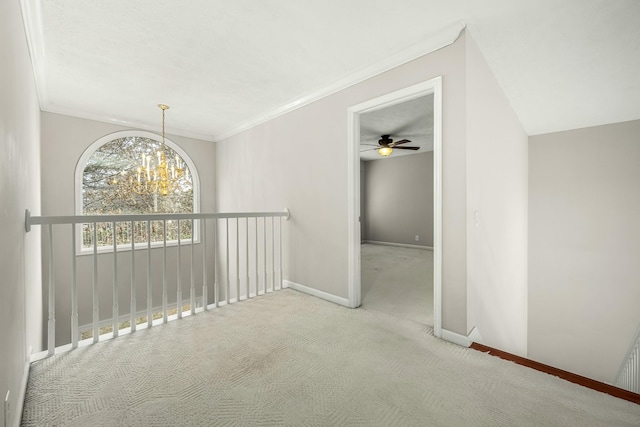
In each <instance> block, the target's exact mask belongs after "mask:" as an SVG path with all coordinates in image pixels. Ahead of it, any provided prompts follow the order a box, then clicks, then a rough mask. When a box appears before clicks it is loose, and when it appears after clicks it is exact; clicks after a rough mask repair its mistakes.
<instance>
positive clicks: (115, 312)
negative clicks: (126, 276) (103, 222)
mask: <svg viewBox="0 0 640 427" xmlns="http://www.w3.org/2000/svg"><path fill="white" fill-rule="evenodd" d="M111 227H112V229H111V230H112V233H111V234H112V237H113V312H112V313H111V314H112V319H111V320H112V321H113V322H112V323H113V337H114V338H116V337H117V336H118V317H119V309H118V238H117V236H116V223H115V221H114V222H112V223H111Z"/></svg>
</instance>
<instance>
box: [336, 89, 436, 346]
mask: <svg viewBox="0 0 640 427" xmlns="http://www.w3.org/2000/svg"><path fill="white" fill-rule="evenodd" d="M409 111H413V112H412V113H410V112H409ZM348 115H349V116H348V119H349V130H350V131H349V144H348V146H349V180H350V182H349V186H348V189H349V304H350V305H351V306H352V307H358V306H360V305H361V304H362V302H363V280H362V279H363V273H362V270H361V268H362V266H363V250H366V254H365V255H366V258H365V260H364V261H365V262H366V263H369V267H371V265H370V263H374V264H375V263H376V262H378V263H379V265H378V267H379V268H380V269H383V268H386V269H387V270H389V271H387V272H385V271H380V270H378V271H374V272H373V273H374V274H378V273H381V276H384V274H385V273H390V274H392V272H391V270H392V269H393V265H394V258H395V259H396V260H398V257H400V261H404V262H405V263H407V260H409V259H410V258H415V256H416V255H417V258H418V260H419V259H420V258H429V255H430V256H431V257H432V259H433V264H432V273H431V268H429V267H430V265H429V263H428V262H429V261H430V260H426V262H424V263H422V266H423V267H426V270H424V269H422V270H421V269H420V268H417V269H414V271H413V272H409V273H408V274H409V275H413V276H415V275H416V274H417V275H423V276H424V277H425V279H426V281H428V280H429V279H430V277H433V293H432V294H429V295H425V296H426V298H424V299H423V300H422V301H421V302H419V304H424V305H425V306H424V307H419V306H418V307H417V308H416V309H417V311H416V313H417V314H419V313H422V314H424V315H425V317H418V318H416V319H413V320H418V321H421V320H420V319H422V320H423V321H424V323H428V324H433V327H434V334H435V335H436V336H437V337H440V336H441V330H442V327H441V300H442V214H441V212H442V178H441V176H442V80H441V77H437V78H434V79H432V80H429V81H426V82H424V83H420V84H417V85H414V86H411V87H408V88H405V89H402V90H399V91H396V92H393V93H390V94H387V95H384V96H381V97H378V98H375V99H372V100H369V101H366V102H363V103H361V104H358V105H355V106H353V107H351V108H349V110H348ZM402 121H404V124H401V122H402ZM385 126H386V127H385ZM383 128H386V129H389V130H388V131H386V133H385V134H384V135H379V136H374V133H378V132H382V131H381V130H380V129H383ZM414 131H415V132H414ZM391 132H395V133H396V135H393V134H390V133H391ZM412 132H413V133H412ZM386 135H389V136H386ZM372 138H377V139H372ZM404 140H410V141H411V142H406V141H404ZM389 141H391V142H389ZM385 146H386V148H391V149H392V150H391V151H392V153H391V155H390V156H389V159H388V160H386V161H379V160H373V159H378V158H381V156H382V155H383V154H386V153H388V151H389V150H386V149H385V150H380V152H379V148H381V147H383V148H385ZM401 147H402V148H401ZM405 147H413V148H405ZM415 147H418V150H416V149H415ZM361 152H362V160H363V161H365V162H366V163H364V166H362V167H361ZM412 152H417V153H421V154H419V155H415V156H407V154H406V153H412ZM404 156H407V157H406V158H405V157H404ZM394 157H395V159H394ZM409 157H411V158H412V160H409ZM403 158H404V160H403ZM369 159H371V160H369ZM376 162H377V163H376ZM384 162H388V163H384ZM392 162H395V164H392ZM429 162H430V163H431V165H432V166H431V168H432V169H431V170H432V172H431V174H432V175H431V176H430V177H429V178H430V179H426V180H424V182H422V185H424V186H428V187H429V188H428V189H425V191H424V192H422V193H420V194H417V193H416V200H418V199H420V200H422V201H425V200H428V201H429V202H430V205H429V206H424V203H423V206H421V207H420V209H416V210H417V211H418V212H414V217H415V218H414V219H415V222H414V223H413V225H412V224H408V222H409V221H408V220H407V219H406V218H404V219H400V221H402V223H401V224H397V226H396V225H394V224H391V226H389V223H388V222H385V221H392V220H393V218H386V219H385V213H384V212H377V213H375V214H373V217H372V215H371V209H366V207H365V204H367V205H369V208H371V206H372V205H373V204H376V203H377V204H380V203H383V201H385V200H386V202H384V203H393V197H391V199H392V200H389V199H390V197H389V195H390V194H391V195H393V193H389V192H388V191H387V195H386V196H385V195H381V194H382V193H383V192H384V188H381V187H382V186H384V185H386V186H387V187H389V188H392V186H393V182H394V177H393V176H390V177H384V176H383V175H381V174H384V173H388V171H389V170H392V169H393V168H396V169H397V170H400V169H404V168H405V167H406V164H407V163H415V164H416V166H417V168H418V169H419V168H420V166H419V165H420V164H425V165H426V164H428V163H429ZM368 164H371V165H372V166H369V165H368ZM385 165H387V166H388V167H385ZM398 168H400V169H398ZM367 169H368V171H367ZM373 169H375V170H377V171H376V172H373V171H372V170H373ZM385 171H387V172H385ZM366 172H369V173H368V177H369V185H376V186H377V187H379V188H378V190H377V191H378V192H372V191H371V189H369V191H367V189H366V188H364V187H363V186H362V184H363V180H364V179H365V175H364V173H366ZM420 173H422V174H423V175H424V173H425V171H424V170H422V171H419V172H418V175H420ZM361 174H362V175H361ZM372 177H374V178H372ZM417 177H418V176H416V178H417ZM372 179H373V180H376V181H377V184H373V183H372V182H371V180H372ZM396 184H397V185H402V184H404V183H403V182H397V183H396ZM407 187H409V186H407ZM406 189H407V191H409V192H412V191H418V192H419V191H420V188H419V186H418V187H416V186H414V187H413V188H406ZM404 190H405V188H403V189H402V191H404ZM402 191H401V192H402ZM367 194H368V195H369V197H373V198H374V199H376V200H375V201H372V200H364V202H365V203H361V202H363V197H366V195H367ZM404 196H405V197H404V200H405V202H406V200H408V199H407V197H409V198H410V197H411V196H410V195H407V194H405V195H404ZM387 206H389V205H387ZM403 208H405V209H411V207H410V206H395V207H394V208H393V209H396V210H398V209H400V210H401V209H403ZM425 209H426V210H428V211H429V212H428V213H427V212H426V211H425ZM363 211H368V213H369V214H368V215H367V218H363ZM385 224H386V225H385ZM418 227H419V228H418ZM418 229H419V231H417V232H416V231H415V230H418ZM410 230H413V231H410ZM363 237H364V239H363ZM377 239H381V240H377ZM416 239H417V242H416ZM421 239H422V240H421ZM363 240H364V241H365V243H366V242H367V241H368V242H372V241H373V242H374V244H375V243H381V242H385V243H396V244H397V245H400V246H396V247H395V248H394V246H395V245H393V246H389V245H387V246H386V248H385V247H383V246H380V247H369V246H365V247H362V248H365V249H363V250H361V243H362V241H363ZM394 240H395V242H394ZM416 243H417V244H416ZM429 243H431V244H429ZM370 246H372V245H370ZM427 248H428V249H431V248H432V251H430V250H426V249H427ZM403 250H404V251H406V252H407V253H402V252H403ZM427 252H429V253H427ZM385 253H386V256H387V257H388V258H385ZM425 255H426V256H425ZM385 263H386V264H385ZM408 263H412V264H415V263H413V262H411V261H409V262H408ZM395 264H398V263H397V262H396V263H395ZM418 267H420V266H418ZM367 274H369V273H365V276H366V275H367ZM365 279H367V280H369V279H370V277H369V278H368V277H365ZM382 280H384V277H383V278H382ZM414 282H415V280H414ZM414 284H415V283H414ZM370 285H371V283H367V286H368V287H367V288H366V289H365V298H367V294H369V295H370V296H371V297H372V298H374V299H372V300H371V301H374V300H377V303H381V304H382V306H384V305H385V304H386V306H387V308H390V307H392V306H393V305H394V304H396V303H397V301H400V300H401V298H400V299H395V302H394V300H391V299H387V300H386V302H384V301H383V299H384V298H385V296H387V297H388V296H389V295H390V294H388V293H387V294H385V292H395V291H396V290H394V289H389V288H387V289H383V288H382V287H379V288H378V289H375V290H373V291H372V289H371V287H370ZM374 285H375V284H374ZM423 285H424V286H425V287H426V286H428V283H426V284H425V283H423ZM397 291H398V292H403V291H404V292H405V293H407V295H406V296H405V297H409V298H410V297H411V293H412V292H414V291H416V289H410V288H405V289H397ZM419 291H420V289H418V292H419ZM423 291H424V289H423ZM371 292H373V293H374V294H375V293H377V294H378V295H377V296H375V295H373V294H371ZM424 292H426V291H424ZM431 301H433V302H432V303H431ZM431 304H433V305H432V307H429V305H431ZM374 308H375V307H374ZM382 311H385V310H384V309H383V310H382ZM430 313H432V317H431V316H429V314H430ZM404 317H406V316H404Z"/></svg>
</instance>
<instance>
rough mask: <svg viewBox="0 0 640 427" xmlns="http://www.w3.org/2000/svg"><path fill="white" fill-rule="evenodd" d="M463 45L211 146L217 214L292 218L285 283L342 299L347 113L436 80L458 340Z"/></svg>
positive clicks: (447, 262)
mask: <svg viewBox="0 0 640 427" xmlns="http://www.w3.org/2000/svg"><path fill="white" fill-rule="evenodd" d="M464 38H465V35H464V34H462V36H461V37H460V38H459V39H458V40H457V41H456V42H455V43H454V44H452V45H450V46H448V47H446V48H443V49H440V50H438V51H436V52H433V53H431V54H429V55H425V56H423V57H421V58H418V59H416V60H414V61H411V62H409V63H407V64H404V65H402V66H399V67H397V68H394V69H392V70H389V71H387V72H385V73H383V74H380V75H378V76H376V77H373V78H370V79H367V80H366V81H363V82H361V83H359V84H356V85H354V86H351V87H349V88H347V89H344V90H342V91H339V92H337V93H335V94H333V95H330V96H327V97H325V98H323V99H320V100H318V101H316V102H313V103H311V104H309V105H306V106H304V107H302V108H299V109H297V110H294V111H292V112H290V113H287V114H284V115H282V116H279V117H277V118H274V119H273V120H270V121H268V122H265V123H263V124H260V125H258V126H255V127H253V128H251V129H249V130H247V131H244V132H242V133H239V134H237V135H235V136H232V137H230V138H228V139H226V140H223V141H219V142H217V144H216V145H217V148H216V168H215V169H216V172H217V175H216V180H217V183H218V187H217V192H216V194H217V203H218V208H219V209H220V210H223V211H234V210H240V211H244V210H264V209H268V210H271V209H278V210H279V209H281V208H282V207H285V206H286V207H288V208H290V209H291V214H292V217H291V220H290V221H289V222H288V223H287V229H288V233H289V237H288V241H287V242H286V243H287V245H288V246H289V255H288V258H287V259H286V260H285V261H286V265H287V269H286V270H285V278H286V279H288V280H291V281H293V282H297V283H300V284H302V285H305V286H309V287H312V288H315V289H318V290H321V291H324V292H327V293H330V294H333V295H336V296H339V297H343V298H346V297H347V290H348V278H347V275H348V274H347V272H348V259H347V254H348V234H347V228H348V227H347V224H348V221H347V220H348V218H347V212H348V199H347V135H348V126H347V108H349V107H350V106H352V105H356V104H358V103H361V102H364V101H366V100H369V99H372V98H375V97H377V96H381V95H383V94H386V93H389V92H393V91H396V90H399V89H402V88H404V87H407V86H410V85H412V84H417V83H420V82H424V81H426V80H428V79H431V78H434V77H437V76H443V94H444V96H443V110H444V113H443V139H444V168H443V183H444V200H443V207H442V209H443V218H444V221H443V235H444V249H443V263H444V265H443V288H444V289H443V310H442V313H443V323H442V324H443V327H444V328H445V329H448V330H451V331H455V332H459V333H466V322H467V319H466V299H467V295H466V294H467V277H466V264H467V261H466V228H465V226H466V139H465V127H464V126H463V125H460V123H464V122H465V113H466V111H465V44H464Z"/></svg>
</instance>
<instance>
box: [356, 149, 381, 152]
mask: <svg viewBox="0 0 640 427" xmlns="http://www.w3.org/2000/svg"><path fill="white" fill-rule="evenodd" d="M373 150H376V151H377V150H379V148H368V149H366V150H360V152H361V153H366V152H367V151H373Z"/></svg>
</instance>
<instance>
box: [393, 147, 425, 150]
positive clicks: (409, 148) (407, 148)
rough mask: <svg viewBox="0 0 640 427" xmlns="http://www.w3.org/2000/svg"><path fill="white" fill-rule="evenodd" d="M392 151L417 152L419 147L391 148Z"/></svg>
mask: <svg viewBox="0 0 640 427" xmlns="http://www.w3.org/2000/svg"><path fill="white" fill-rule="evenodd" d="M393 149H394V150H419V149H420V147H393Z"/></svg>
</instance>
